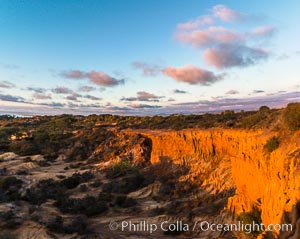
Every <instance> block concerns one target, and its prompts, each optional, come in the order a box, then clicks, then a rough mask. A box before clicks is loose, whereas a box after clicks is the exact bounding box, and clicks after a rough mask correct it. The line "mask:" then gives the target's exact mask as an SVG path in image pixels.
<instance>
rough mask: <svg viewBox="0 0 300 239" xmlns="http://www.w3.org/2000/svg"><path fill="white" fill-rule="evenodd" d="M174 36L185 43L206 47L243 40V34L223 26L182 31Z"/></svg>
mask: <svg viewBox="0 0 300 239" xmlns="http://www.w3.org/2000/svg"><path fill="white" fill-rule="evenodd" d="M176 38H177V39H178V40H179V41H180V42H182V43H185V44H189V45H192V46H196V47H208V46H213V45H216V44H237V43H239V42H242V41H243V40H244V36H243V34H240V33H238V32H235V31H232V30H230V29H226V28H224V27H215V26H212V27H209V28H207V29H204V30H194V31H188V32H187V31H182V32H178V33H177V34H176Z"/></svg>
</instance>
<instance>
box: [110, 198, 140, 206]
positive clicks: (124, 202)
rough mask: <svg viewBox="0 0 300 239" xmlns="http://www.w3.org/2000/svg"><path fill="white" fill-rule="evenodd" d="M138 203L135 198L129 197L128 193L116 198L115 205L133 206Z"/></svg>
mask: <svg viewBox="0 0 300 239" xmlns="http://www.w3.org/2000/svg"><path fill="white" fill-rule="evenodd" d="M136 204H137V203H136V200H135V199H133V198H129V197H127V196H126V195H120V196H117V197H116V200H115V205H116V206H118V207H123V208H126V207H132V206H135V205H136Z"/></svg>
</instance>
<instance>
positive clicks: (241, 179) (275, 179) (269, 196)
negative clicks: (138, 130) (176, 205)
mask: <svg viewBox="0 0 300 239" xmlns="http://www.w3.org/2000/svg"><path fill="white" fill-rule="evenodd" d="M143 135H144V136H145V137H148V138H150V139H151V141H152V152H151V162H152V163H156V162H159V161H162V160H166V159H168V160H171V161H172V162H174V163H175V164H179V165H182V166H189V168H190V172H189V174H188V175H187V177H185V178H182V179H181V180H191V181H197V183H198V185H199V186H200V187H201V189H203V190H205V191H206V192H207V193H209V194H210V195H215V196H216V197H218V198H222V197H223V198H226V197H228V204H227V206H226V209H228V210H229V211H230V212H231V213H232V214H233V215H238V214H239V213H241V212H243V211H246V212H248V211H251V210H252V209H253V208H256V209H257V210H259V211H261V217H262V221H263V223H264V224H265V225H269V224H277V223H282V222H292V223H293V224H294V226H295V227H296V225H298V227H299V211H298V212H296V211H297V209H296V204H297V202H298V201H299V199H300V134H299V132H298V133H295V134H294V135H292V136H285V137H283V136H282V141H281V143H280V147H279V148H278V149H276V150H275V151H273V152H271V153H268V152H266V151H265V150H264V145H265V143H266V141H267V140H268V139H269V138H271V137H272V136H273V135H274V133H266V132H263V131H242V130H217V129H216V130H199V131H198V130H191V131H189V130H186V131H180V132H174V131H173V132H150V133H149V132H147V133H144V134H143ZM298 207H299V205H298ZM298 210H299V208H298ZM289 212H290V213H293V215H294V216H289V214H288V213H289ZM297 213H298V215H296V214H297ZM287 215H288V216H287ZM297 216H298V217H297ZM226 220H227V221H228V218H226V219H225V221H226ZM296 233H298V234H297V235H296V234H294V235H290V237H289V235H286V234H287V233H281V235H282V238H283V234H285V235H284V238H300V234H299V228H298V229H297V232H296ZM275 234H276V236H278V235H279V234H280V232H276V233H275Z"/></svg>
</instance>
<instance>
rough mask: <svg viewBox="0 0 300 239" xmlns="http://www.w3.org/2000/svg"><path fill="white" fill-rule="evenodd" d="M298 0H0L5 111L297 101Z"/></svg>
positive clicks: (154, 110)
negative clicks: (285, 0) (286, 0)
mask: <svg viewBox="0 0 300 239" xmlns="http://www.w3.org/2000/svg"><path fill="white" fill-rule="evenodd" d="M299 12H300V4H299V3H297V1H296V0H291V1H288V2H283V1H280V0H275V1H251V2H250V1H247V2H246V1H239V2H237V1H201V0H197V1H196V0H187V1H174V0H172V1H171V0H165V1H158V0H143V1H138V0H129V1H122V0H119V1H118V0H114V1H109V0H105V1H104V0H99V1H96V0H94V1H92V0H88V1H83V0H81V1H79V0H73V1H63V0H60V1H46V0H44V1H16V0H1V1H0V113H2V114H3V113H17V114H61V113H74V114H90V113H114V114H170V113H201V112H205V111H219V110H224V109H235V110H240V109H246V110H247V109H255V108H258V107H259V106H260V105H269V106H271V107H282V106H284V105H286V104H287V103H288V102H293V101H299V100H300V93H299V91H300V86H299V85H300V81H299V76H300V68H299V63H300V46H299V42H300V32H299V31H300V30H299V27H298V22H299Z"/></svg>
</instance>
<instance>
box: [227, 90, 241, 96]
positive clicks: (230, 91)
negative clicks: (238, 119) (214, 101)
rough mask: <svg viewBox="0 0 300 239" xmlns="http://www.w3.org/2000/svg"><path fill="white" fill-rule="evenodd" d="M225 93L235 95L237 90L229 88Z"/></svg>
mask: <svg viewBox="0 0 300 239" xmlns="http://www.w3.org/2000/svg"><path fill="white" fill-rule="evenodd" d="M226 94H227V95H236V94H239V92H238V91H237V90H229V91H227V92H226Z"/></svg>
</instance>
